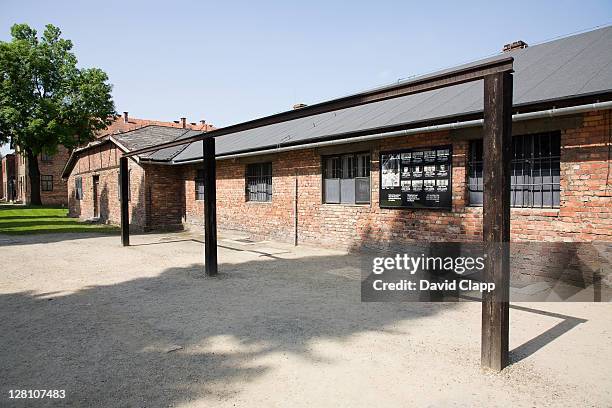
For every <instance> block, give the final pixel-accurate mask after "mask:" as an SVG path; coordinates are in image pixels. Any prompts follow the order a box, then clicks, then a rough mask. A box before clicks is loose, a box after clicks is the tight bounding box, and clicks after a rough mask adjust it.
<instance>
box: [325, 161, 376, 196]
mask: <svg viewBox="0 0 612 408" xmlns="http://www.w3.org/2000/svg"><path fill="white" fill-rule="evenodd" d="M323 202H324V203H327V204H369V203H370V154H369V153H356V154H343V155H339V156H325V157H323Z"/></svg>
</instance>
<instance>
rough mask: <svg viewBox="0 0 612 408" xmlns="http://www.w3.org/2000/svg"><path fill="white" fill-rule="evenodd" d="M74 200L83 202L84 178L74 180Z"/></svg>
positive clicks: (79, 177)
mask: <svg viewBox="0 0 612 408" xmlns="http://www.w3.org/2000/svg"><path fill="white" fill-rule="evenodd" d="M74 199H75V200H77V201H81V200H82V199H83V177H81V176H78V177H75V178H74Z"/></svg>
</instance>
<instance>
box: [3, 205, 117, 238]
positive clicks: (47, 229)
mask: <svg viewBox="0 0 612 408" xmlns="http://www.w3.org/2000/svg"><path fill="white" fill-rule="evenodd" d="M118 231H119V228H117V227H114V226H110V225H99V224H90V223H87V222H82V221H79V220H78V219H76V218H68V210H67V209H65V208H53V207H36V206H16V205H0V234H10V235H20V234H49V233H59V232H105V233H115V232H118Z"/></svg>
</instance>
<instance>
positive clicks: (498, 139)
mask: <svg viewBox="0 0 612 408" xmlns="http://www.w3.org/2000/svg"><path fill="white" fill-rule="evenodd" d="M483 132H484V134H483V143H484V149H483V156H484V169H483V170H484V202H483V223H482V226H483V239H484V247H485V254H486V259H485V273H484V279H485V281H487V282H493V283H495V290H494V291H492V292H490V293H483V299H482V346H481V347H482V348H481V366H482V367H483V368H489V369H493V370H496V371H500V370H502V369H503V368H504V367H506V366H507V365H508V335H509V329H510V325H509V302H508V300H509V295H510V252H509V242H510V170H511V160H512V73H511V72H509V71H506V72H499V73H496V74H491V75H486V76H485V77H484V129H483Z"/></svg>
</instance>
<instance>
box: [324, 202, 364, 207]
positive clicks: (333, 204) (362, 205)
mask: <svg viewBox="0 0 612 408" xmlns="http://www.w3.org/2000/svg"><path fill="white" fill-rule="evenodd" d="M321 205H322V206H323V207H357V208H368V207H372V203H368V204H343V203H321Z"/></svg>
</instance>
